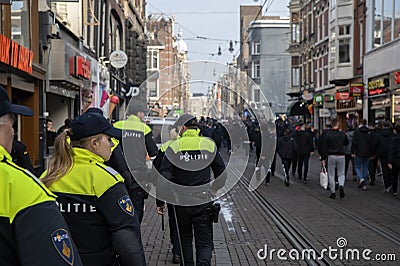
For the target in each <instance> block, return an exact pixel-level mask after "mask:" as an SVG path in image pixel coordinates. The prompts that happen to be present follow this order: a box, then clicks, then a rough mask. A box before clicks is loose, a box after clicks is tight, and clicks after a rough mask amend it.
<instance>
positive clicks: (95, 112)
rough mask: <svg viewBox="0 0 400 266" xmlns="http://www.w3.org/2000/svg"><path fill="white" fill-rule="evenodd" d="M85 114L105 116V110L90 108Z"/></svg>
mask: <svg viewBox="0 0 400 266" xmlns="http://www.w3.org/2000/svg"><path fill="white" fill-rule="evenodd" d="M85 114H98V115H101V116H103V110H101V109H100V108H97V107H90V108H89V109H87V110H86V112H85Z"/></svg>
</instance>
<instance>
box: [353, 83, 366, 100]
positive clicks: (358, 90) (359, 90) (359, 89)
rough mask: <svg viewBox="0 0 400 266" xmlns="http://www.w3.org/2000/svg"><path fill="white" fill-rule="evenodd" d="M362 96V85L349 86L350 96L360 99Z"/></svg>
mask: <svg viewBox="0 0 400 266" xmlns="http://www.w3.org/2000/svg"><path fill="white" fill-rule="evenodd" d="M363 94H364V84H362V83H360V84H350V96H352V97H361V96H362V95H363Z"/></svg>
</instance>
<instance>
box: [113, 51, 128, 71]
mask: <svg viewBox="0 0 400 266" xmlns="http://www.w3.org/2000/svg"><path fill="white" fill-rule="evenodd" d="M127 62H128V56H127V55H126V53H125V52H124V51H121V50H117V51H114V52H112V53H111V54H110V63H111V65H112V66H113V67H115V68H123V67H124V66H125V65H126V63H127Z"/></svg>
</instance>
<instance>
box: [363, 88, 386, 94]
mask: <svg viewBox="0 0 400 266" xmlns="http://www.w3.org/2000/svg"><path fill="white" fill-rule="evenodd" d="M387 92H388V89H386V88H376V89H373V90H368V96H372V95H379V94H385V93H387Z"/></svg>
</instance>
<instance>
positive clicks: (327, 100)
mask: <svg viewBox="0 0 400 266" xmlns="http://www.w3.org/2000/svg"><path fill="white" fill-rule="evenodd" d="M333 101H335V98H334V97H333V95H325V97H324V102H326V103H329V102H333Z"/></svg>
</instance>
